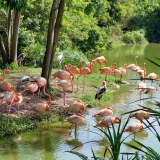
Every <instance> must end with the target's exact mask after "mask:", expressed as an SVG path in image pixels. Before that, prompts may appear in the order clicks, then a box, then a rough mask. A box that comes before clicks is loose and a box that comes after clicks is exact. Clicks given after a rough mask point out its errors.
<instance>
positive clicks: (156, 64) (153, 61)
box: [146, 58, 160, 67]
mask: <svg viewBox="0 0 160 160" xmlns="http://www.w3.org/2000/svg"><path fill="white" fill-rule="evenodd" d="M146 59H147V60H148V61H150V62H151V63H153V64H155V65H156V66H158V67H160V65H159V64H157V63H156V62H154V61H152V60H150V59H148V58H146Z"/></svg>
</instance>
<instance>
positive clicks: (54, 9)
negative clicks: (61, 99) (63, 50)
mask: <svg viewBox="0 0 160 160" xmlns="http://www.w3.org/2000/svg"><path fill="white" fill-rule="evenodd" d="M59 3H60V0H54V1H53V4H52V9H51V13H50V18H49V27H48V35H47V45H46V52H45V56H44V60H43V67H42V74H41V76H42V77H44V78H46V79H47V84H48V86H49V76H50V75H49V69H50V59H51V56H52V54H53V40H54V30H55V22H56V17H57V12H58V8H59Z"/></svg>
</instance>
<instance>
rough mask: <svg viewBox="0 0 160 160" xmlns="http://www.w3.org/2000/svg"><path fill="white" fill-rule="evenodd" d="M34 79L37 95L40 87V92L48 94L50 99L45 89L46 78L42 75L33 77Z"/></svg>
mask: <svg viewBox="0 0 160 160" xmlns="http://www.w3.org/2000/svg"><path fill="white" fill-rule="evenodd" d="M34 81H36V82H37V85H38V96H40V91H41V88H42V93H43V94H45V95H46V96H48V97H49V99H50V101H51V96H50V95H49V94H48V93H46V91H45V89H46V85H47V80H46V79H45V78H44V77H37V78H35V79H34Z"/></svg>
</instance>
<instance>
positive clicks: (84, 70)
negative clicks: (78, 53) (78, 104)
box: [77, 61, 93, 92]
mask: <svg viewBox="0 0 160 160" xmlns="http://www.w3.org/2000/svg"><path fill="white" fill-rule="evenodd" d="M79 68H80V76H82V75H83V76H84V81H83V92H84V86H85V77H86V75H90V74H91V73H92V69H93V64H92V61H90V68H88V67H83V68H82V61H80V62H79ZM80 76H79V77H80ZM79 77H77V90H78V78H79Z"/></svg>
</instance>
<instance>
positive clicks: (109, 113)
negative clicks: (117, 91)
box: [93, 107, 114, 117]
mask: <svg viewBox="0 0 160 160" xmlns="http://www.w3.org/2000/svg"><path fill="white" fill-rule="evenodd" d="M113 112H114V110H113V108H111V107H107V108H104V109H101V110H100V111H99V112H98V113H96V114H94V115H93V117H105V116H113Z"/></svg>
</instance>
